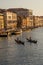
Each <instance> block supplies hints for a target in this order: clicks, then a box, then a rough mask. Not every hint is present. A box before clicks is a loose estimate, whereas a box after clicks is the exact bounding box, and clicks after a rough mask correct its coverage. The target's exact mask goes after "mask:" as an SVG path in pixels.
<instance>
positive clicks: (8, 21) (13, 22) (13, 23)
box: [4, 10, 17, 30]
mask: <svg viewBox="0 0 43 65" xmlns="http://www.w3.org/2000/svg"><path fill="white" fill-rule="evenodd" d="M4 14H5V16H4V17H5V28H6V29H14V30H15V28H16V27H17V14H16V13H13V12H12V11H9V10H6V12H5V13H4Z"/></svg>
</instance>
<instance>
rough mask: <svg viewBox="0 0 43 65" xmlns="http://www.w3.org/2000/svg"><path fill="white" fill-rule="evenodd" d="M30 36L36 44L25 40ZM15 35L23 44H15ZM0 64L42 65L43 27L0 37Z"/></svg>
mask: <svg viewBox="0 0 43 65" xmlns="http://www.w3.org/2000/svg"><path fill="white" fill-rule="evenodd" d="M30 36H31V38H32V39H35V40H37V41H38V42H37V44H34V43H29V42H27V40H26V38H29V37H30ZM17 37H18V38H19V39H21V40H22V41H24V42H25V44H24V45H22V44H20V45H19V44H17V43H16V42H15V39H16V38H17ZM0 65H43V28H36V29H33V30H32V31H26V32H23V33H22V34H20V35H13V36H9V37H7V38H0Z"/></svg>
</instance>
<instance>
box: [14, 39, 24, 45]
mask: <svg viewBox="0 0 43 65" xmlns="http://www.w3.org/2000/svg"><path fill="white" fill-rule="evenodd" d="M15 41H16V42H17V43H18V44H22V45H24V42H22V41H21V40H17V39H15Z"/></svg>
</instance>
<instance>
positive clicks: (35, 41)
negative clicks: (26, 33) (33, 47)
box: [26, 38, 37, 44]
mask: <svg viewBox="0 0 43 65" xmlns="http://www.w3.org/2000/svg"><path fill="white" fill-rule="evenodd" d="M26 39H27V41H28V42H30V43H35V44H36V43H37V40H32V39H28V38H26Z"/></svg>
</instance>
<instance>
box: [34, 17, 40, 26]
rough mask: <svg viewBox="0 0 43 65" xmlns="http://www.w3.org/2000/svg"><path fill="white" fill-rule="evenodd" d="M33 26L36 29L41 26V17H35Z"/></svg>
mask: <svg viewBox="0 0 43 65" xmlns="http://www.w3.org/2000/svg"><path fill="white" fill-rule="evenodd" d="M33 25H34V27H39V26H40V18H39V16H33Z"/></svg>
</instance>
